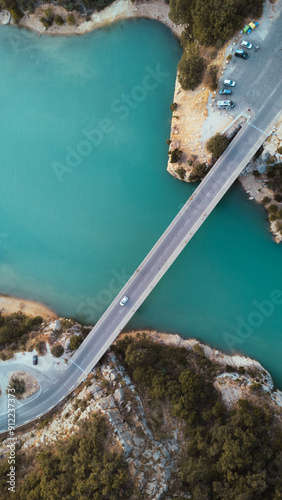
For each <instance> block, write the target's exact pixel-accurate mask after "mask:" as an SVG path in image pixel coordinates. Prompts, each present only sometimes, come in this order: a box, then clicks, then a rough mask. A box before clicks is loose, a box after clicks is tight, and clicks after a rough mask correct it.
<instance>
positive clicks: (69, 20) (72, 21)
mask: <svg viewBox="0 0 282 500" xmlns="http://www.w3.org/2000/svg"><path fill="white" fill-rule="evenodd" d="M67 23H68V24H69V25H70V26H74V25H75V17H74V15H73V14H69V15H68V16H67Z"/></svg>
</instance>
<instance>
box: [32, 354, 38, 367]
mask: <svg viewBox="0 0 282 500" xmlns="http://www.w3.org/2000/svg"><path fill="white" fill-rule="evenodd" d="M37 363H38V356H37V354H34V356H33V358H32V364H33V365H37Z"/></svg>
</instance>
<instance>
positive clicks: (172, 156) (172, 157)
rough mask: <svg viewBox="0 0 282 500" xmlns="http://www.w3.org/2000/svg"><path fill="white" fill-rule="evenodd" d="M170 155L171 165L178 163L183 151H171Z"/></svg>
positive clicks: (176, 149)
mask: <svg viewBox="0 0 282 500" xmlns="http://www.w3.org/2000/svg"><path fill="white" fill-rule="evenodd" d="M168 154H169V155H170V161H171V163H177V162H178V161H179V160H180V158H181V156H182V151H181V149H178V148H175V149H173V150H172V151H169V152H168Z"/></svg>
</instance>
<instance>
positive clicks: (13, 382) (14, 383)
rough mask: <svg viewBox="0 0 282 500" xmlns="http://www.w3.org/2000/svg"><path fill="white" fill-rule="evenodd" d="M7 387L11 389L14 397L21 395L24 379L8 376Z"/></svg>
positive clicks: (23, 388)
mask: <svg viewBox="0 0 282 500" xmlns="http://www.w3.org/2000/svg"><path fill="white" fill-rule="evenodd" d="M8 389H11V390H12V391H11V392H12V394H14V395H15V396H16V397H17V396H21V395H22V394H23V393H24V392H25V381H24V380H23V379H22V378H19V377H16V376H12V377H11V378H10V382H9V385H8ZM7 392H8V391H7Z"/></svg>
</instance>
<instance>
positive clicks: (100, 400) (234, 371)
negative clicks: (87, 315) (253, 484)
mask: <svg viewBox="0 0 282 500" xmlns="http://www.w3.org/2000/svg"><path fill="white" fill-rule="evenodd" d="M59 322H60V324H61V325H63V324H67V322H68V320H66V319H65V318H60V320H59ZM48 328H49V330H50V331H52V329H53V324H51V323H50V324H49V325H45V326H44V331H46V329H47V330H48ZM82 330H83V327H82V325H80V324H79V323H74V324H73V322H71V326H70V325H69V326H68V327H67V328H63V329H62V331H61V334H60V336H59V337H58V338H57V342H59V343H61V345H62V346H63V347H64V348H65V351H66V352H67V354H66V356H65V355H63V356H62V358H64V357H66V359H67V358H68V359H69V357H70V356H71V355H72V354H73V352H74V351H73V352H72V353H69V338H70V337H71V336H74V335H75V336H76V335H77V336H79V335H81V332H82ZM138 333H139V332H136V331H132V332H129V333H124V334H121V335H120V336H119V337H118V339H117V341H118V340H120V339H122V338H124V337H125V336H126V335H129V336H133V337H136V336H137V334H138ZM142 333H143V332H142V331H141V335H142ZM145 333H146V335H147V336H149V337H150V338H151V339H152V340H153V341H154V342H155V343H160V344H165V345H169V346H175V347H179V348H184V349H187V350H188V351H194V352H198V353H199V354H200V356H202V355H203V356H204V357H206V358H208V359H209V360H210V361H211V362H212V363H215V365H216V366H217V367H219V368H218V375H217V376H216V379H215V381H214V387H215V389H216V390H217V391H218V392H219V393H220V394H221V398H222V401H223V402H224V403H225V405H226V406H227V407H228V408H229V409H232V408H233V407H235V406H236V405H237V403H238V400H239V399H242V398H243V399H248V400H249V401H251V402H253V403H256V404H260V405H261V406H262V407H264V404H267V405H269V406H270V407H271V408H272V410H273V412H274V414H275V415H276V418H277V419H278V420H281V408H282V392H281V391H279V390H276V389H275V388H274V384H273V381H272V378H271V375H270V374H269V373H268V372H267V371H266V370H264V368H263V367H262V365H261V364H260V363H259V362H258V361H255V360H253V359H251V358H248V357H246V356H241V355H226V354H224V353H222V352H221V351H219V350H216V349H213V348H211V347H209V346H208V345H205V344H202V343H201V342H199V341H197V340H195V339H188V340H185V339H183V338H181V337H180V336H179V335H176V334H166V333H161V332H158V331H146V332H145ZM117 341H116V342H117ZM201 353H203V354H201ZM3 389H4V388H3V387H2V390H3ZM258 391H259V392H258ZM150 401H151V400H150V399H148V396H146V393H143V392H142V393H140V392H139V390H138V387H137V386H136V385H135V384H134V382H133V380H132V379H131V377H130V376H129V374H128V373H127V371H126V370H125V368H124V366H123V365H122V364H121V363H120V361H119V360H118V358H117V356H116V354H115V353H114V352H113V350H112V349H111V348H110V349H109V350H108V351H107V353H106V355H105V356H104V357H103V359H102V361H101V362H100V363H98V365H97V366H96V367H95V368H94V369H93V370H92V372H91V373H90V375H89V376H88V378H87V379H86V381H85V382H84V383H83V384H82V385H81V386H80V387H79V388H77V389H75V390H74V392H73V394H72V395H71V396H70V397H69V398H67V399H66V401H65V402H63V403H62V404H61V406H60V408H59V409H57V410H56V409H55V410H53V412H52V413H51V414H49V415H48V416H46V415H45V416H43V417H42V419H41V421H39V422H34V423H31V424H30V425H29V427H28V429H26V428H24V429H19V430H18V431H17V443H18V447H19V449H20V450H21V452H25V453H30V452H32V450H36V449H37V450H40V449H41V448H42V447H43V446H46V445H47V444H52V443H54V442H56V441H58V440H59V439H65V438H68V437H70V436H71V435H73V434H75V432H76V431H77V429H78V425H79V424H80V423H81V422H83V421H84V420H87V419H89V418H91V416H92V415H93V414H102V415H103V416H104V417H105V418H106V419H107V422H108V424H109V426H110V428H111V429H112V436H113V442H115V443H116V446H118V447H119V448H120V449H121V450H122V451H123V453H124V456H125V459H126V461H127V462H128V464H129V469H130V475H131V477H132V478H133V481H134V486H135V488H137V489H138V490H140V491H141V493H142V495H143V498H150V500H157V499H160V498H162V497H163V495H164V493H165V492H166V491H167V489H168V487H169V485H171V481H172V482H173V474H174V470H175V466H176V464H177V462H178V460H179V458H180V456H181V450H182V446H183V442H185V439H186V438H185V426H184V424H183V422H182V421H181V420H179V419H177V418H172V417H171V415H170V412H169V409H168V408H166V406H165V404H164V406H163V408H162V411H163V415H164V418H163V423H162V424H161V425H160V426H159V425H158V426H157V427H156V429H152V418H156V416H155V412H156V411H157V408H154V409H152V406H151V403H150ZM152 412H153V413H152ZM8 442H9V441H8V440H4V441H3V442H2V443H1V447H0V453H1V454H2V456H6V455H7V454H8V448H7V444H8Z"/></svg>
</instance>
